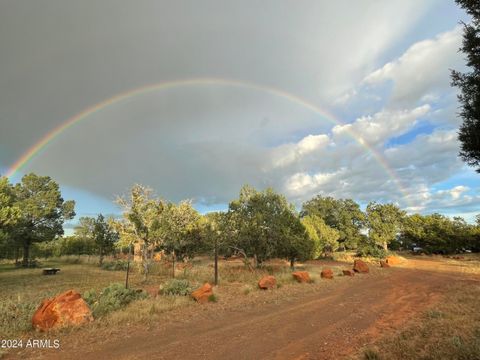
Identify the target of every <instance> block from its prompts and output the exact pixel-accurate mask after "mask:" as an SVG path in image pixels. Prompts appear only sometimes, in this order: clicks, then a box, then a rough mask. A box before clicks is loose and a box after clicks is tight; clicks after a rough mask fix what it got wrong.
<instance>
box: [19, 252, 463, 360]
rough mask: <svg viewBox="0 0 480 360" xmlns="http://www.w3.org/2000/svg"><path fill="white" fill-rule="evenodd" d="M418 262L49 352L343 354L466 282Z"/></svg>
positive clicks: (54, 355) (111, 355) (106, 355)
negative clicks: (279, 298)
mask: <svg viewBox="0 0 480 360" xmlns="http://www.w3.org/2000/svg"><path fill="white" fill-rule="evenodd" d="M412 261H413V260H412ZM418 261H419V263H418V265H419V266H418V267H417V269H415V268H416V266H415V265H416V264H415V261H413V262H410V264H409V266H408V267H404V268H392V269H386V270H383V269H382V270H381V271H382V273H380V272H377V273H375V272H374V273H373V274H365V275H362V274H360V275H356V276H355V277H354V278H350V279H348V278H345V279H342V281H338V282H337V283H335V284H333V282H332V283H331V284H329V285H328V289H327V290H328V291H327V290H326V291H323V292H322V291H320V292H318V291H316V292H314V293H310V294H307V295H302V296H301V297H299V298H293V299H286V300H285V301H280V302H276V303H270V304H258V305H257V306H252V307H250V308H248V309H244V310H242V311H231V310H229V309H228V308H216V304H211V305H207V308H205V309H204V311H201V314H199V315H198V316H197V317H193V318H191V319H187V320H185V321H182V322H178V321H177V322H176V321H168V322H166V323H163V324H161V325H159V327H158V328H155V329H151V330H149V331H146V330H143V331H134V332H132V333H128V332H124V333H123V334H122V335H121V336H120V335H117V336H113V337H112V338H108V339H98V340H97V341H95V342H94V343H91V342H88V343H87V342H85V343H83V345H82V346H80V347H79V346H78V343H77V344H76V345H75V347H74V348H73V345H72V346H69V345H68V343H67V344H65V341H63V344H62V349H61V350H60V351H57V350H56V351H52V350H50V351H48V353H44V355H45V358H48V359H82V360H88V359H169V360H172V359H339V358H342V357H344V356H346V355H349V354H351V353H352V352H354V351H355V350H356V349H358V348H359V347H361V346H362V345H363V344H365V343H368V342H369V341H370V340H372V339H373V338H375V337H376V336H378V335H379V334H381V333H384V332H385V331H388V330H391V329H395V328H398V327H400V326H401V325H402V324H404V323H405V322H406V321H408V320H409V319H410V318H412V317H413V316H414V315H415V314H417V313H419V312H420V311H422V310H424V309H425V308H426V307H428V306H430V305H432V304H433V303H435V302H436V301H438V300H439V299H440V298H441V295H442V293H443V292H444V291H445V290H446V288H447V287H448V285H449V284H450V283H451V282H452V281H463V280H462V279H467V277H464V276H461V277H458V276H457V275H456V274H452V273H449V272H433V271H429V270H427V269H428V267H423V268H422V266H421V265H422V262H421V260H418ZM418 268H422V269H421V270H419V269H418ZM387 272H388V273H387ZM322 281H327V280H322ZM465 281H472V280H465ZM332 284H333V285H332ZM305 286H308V285H305ZM280 290H281V289H280ZM79 344H82V341H81V340H80V343H79ZM32 355H33V354H32ZM37 355H39V354H37ZM21 357H22V358H26V357H28V353H24V354H23V355H22V356H21Z"/></svg>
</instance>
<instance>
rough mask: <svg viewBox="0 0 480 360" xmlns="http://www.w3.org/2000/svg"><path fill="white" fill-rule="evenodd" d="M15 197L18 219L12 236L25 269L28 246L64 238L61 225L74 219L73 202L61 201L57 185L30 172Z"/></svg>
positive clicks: (15, 191) (45, 177)
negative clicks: (18, 246) (18, 248)
mask: <svg viewBox="0 0 480 360" xmlns="http://www.w3.org/2000/svg"><path fill="white" fill-rule="evenodd" d="M14 194H15V195H14V196H15V202H14V206H15V207H17V208H18V209H19V212H20V217H19V219H18V221H17V223H16V225H15V230H14V234H13V236H14V238H15V240H16V241H17V243H18V244H21V246H23V265H24V266H28V261H29V250H30V246H31V245H32V244H33V243H37V242H42V241H48V240H52V239H54V238H56V237H57V236H60V235H63V223H64V222H65V220H69V219H72V218H73V217H74V216H75V211H74V207H75V202H74V201H73V200H70V201H64V200H63V198H62V196H61V193H60V189H59V186H58V184H57V183H56V182H55V181H53V180H52V179H51V178H50V177H49V176H38V175H35V174H33V173H31V174H28V175H25V176H24V177H23V178H22V181H21V183H19V184H16V185H15V187H14Z"/></svg>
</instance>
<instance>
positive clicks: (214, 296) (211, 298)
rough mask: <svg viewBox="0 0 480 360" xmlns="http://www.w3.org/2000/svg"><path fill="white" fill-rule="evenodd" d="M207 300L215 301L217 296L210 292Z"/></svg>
mask: <svg viewBox="0 0 480 360" xmlns="http://www.w3.org/2000/svg"><path fill="white" fill-rule="evenodd" d="M208 301H209V302H214V303H216V302H217V301H218V297H217V296H216V295H215V294H212V295H210V296H209V297H208Z"/></svg>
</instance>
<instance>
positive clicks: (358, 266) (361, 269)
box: [353, 260, 370, 273]
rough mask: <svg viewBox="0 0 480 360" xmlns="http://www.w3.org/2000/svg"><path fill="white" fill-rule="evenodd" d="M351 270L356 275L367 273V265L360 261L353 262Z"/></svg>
mask: <svg viewBox="0 0 480 360" xmlns="http://www.w3.org/2000/svg"><path fill="white" fill-rule="evenodd" d="M353 270H354V271H355V272H358V273H368V272H369V271H370V270H369V269H368V265H367V264H366V263H365V262H364V261H362V260H355V261H354V262H353Z"/></svg>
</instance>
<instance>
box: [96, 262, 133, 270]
mask: <svg viewBox="0 0 480 360" xmlns="http://www.w3.org/2000/svg"><path fill="white" fill-rule="evenodd" d="M127 264H128V262H127V261H126V260H116V261H106V262H104V263H103V264H102V269H103V270H111V271H119V270H121V271H125V270H127Z"/></svg>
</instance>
